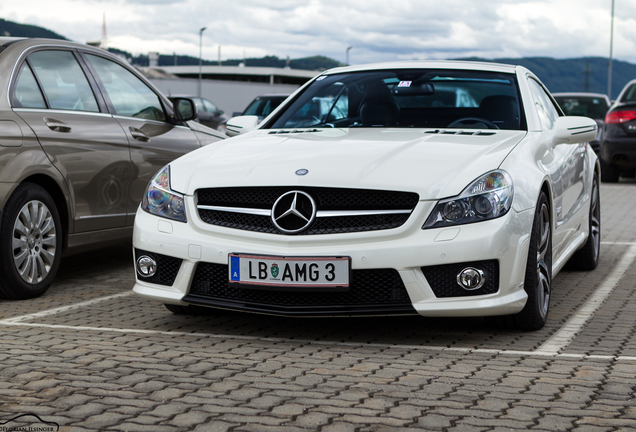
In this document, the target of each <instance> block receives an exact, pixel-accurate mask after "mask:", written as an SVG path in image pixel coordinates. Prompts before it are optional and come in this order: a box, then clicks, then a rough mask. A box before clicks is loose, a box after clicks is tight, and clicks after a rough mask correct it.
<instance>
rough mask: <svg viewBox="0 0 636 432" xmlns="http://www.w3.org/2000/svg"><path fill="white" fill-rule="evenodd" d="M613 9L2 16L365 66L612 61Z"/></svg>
mask: <svg viewBox="0 0 636 432" xmlns="http://www.w3.org/2000/svg"><path fill="white" fill-rule="evenodd" d="M611 5H612V0H536V1H524V0H403V1H400V0H396V1H393V2H389V1H386V0H27V1H9V0H3V1H2V3H1V4H0V17H2V18H4V19H7V20H10V21H16V22H18V23H23V24H34V25H38V26H41V27H44V28H47V29H49V30H53V31H55V32H56V33H59V34H61V35H63V36H65V37H67V38H69V39H72V40H75V41H79V42H86V41H92V40H99V39H101V36H102V22H103V17H104V14H105V17H106V29H107V37H108V44H109V46H112V47H115V48H119V49H122V50H125V51H129V52H132V53H134V54H146V53H148V52H150V51H158V52H160V53H162V54H172V53H175V52H176V53H177V54H187V55H191V56H195V57H198V56H199V29H200V28H202V27H207V30H205V31H204V32H203V58H204V59H208V60H217V59H218V55H219V46H220V47H221V58H222V59H223V60H226V59H237V58H239V59H240V58H243V57H262V56H265V55H275V56H278V57H280V58H285V57H287V56H289V57H291V58H292V59H295V58H301V57H309V56H314V55H324V56H327V57H331V58H333V59H335V60H337V61H340V62H343V63H344V62H345V60H346V50H347V47H352V48H351V50H350V51H349V63H351V64H362V63H369V62H377V61H389V60H411V59H447V58H457V57H467V56H477V57H484V58H489V59H492V58H500V57H512V58H515V57H537V56H545V57H554V58H574V57H584V56H601V57H608V55H609V49H610V21H611ZM614 58H615V59H619V60H626V61H629V62H632V63H636V1H634V0H615V13H614Z"/></svg>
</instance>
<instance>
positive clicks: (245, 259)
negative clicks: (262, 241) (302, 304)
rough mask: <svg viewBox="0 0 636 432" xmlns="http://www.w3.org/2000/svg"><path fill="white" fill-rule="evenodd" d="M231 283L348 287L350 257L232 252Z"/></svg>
mask: <svg viewBox="0 0 636 432" xmlns="http://www.w3.org/2000/svg"><path fill="white" fill-rule="evenodd" d="M229 264H230V265H229V266H228V267H229V283H230V284H240V285H249V286H250V287H252V288H261V289H272V288H283V289H285V288H326V289H328V288H338V289H342V288H345V289H346V288H348V287H349V273H350V269H351V265H350V259H349V257H280V256H263V255H247V254H229Z"/></svg>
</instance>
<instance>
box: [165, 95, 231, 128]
mask: <svg viewBox="0 0 636 432" xmlns="http://www.w3.org/2000/svg"><path fill="white" fill-rule="evenodd" d="M175 98H187V99H192V100H193V101H194V103H195V104H196V105H197V119H196V121H198V122H199V123H201V124H204V125H206V126H207V127H210V128H212V129H216V128H217V127H218V126H219V124H221V123H224V122H226V121H227V120H228V119H229V118H230V117H229V116H228V115H226V114H225V113H224V112H223V110H221V109H219V108H218V107H217V106H216V105H214V104H213V103H212V102H211V101H210V100H209V99H205V98H201V97H198V96H187V95H181V96H180V95H170V96H168V99H170V100H174V99H175Z"/></svg>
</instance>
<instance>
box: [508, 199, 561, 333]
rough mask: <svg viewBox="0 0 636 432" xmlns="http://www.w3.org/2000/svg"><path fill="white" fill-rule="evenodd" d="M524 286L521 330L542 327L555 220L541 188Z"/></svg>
mask: <svg viewBox="0 0 636 432" xmlns="http://www.w3.org/2000/svg"><path fill="white" fill-rule="evenodd" d="M524 289H525V291H526V293H527V294H528V300H527V301H526V305H525V306H524V308H523V309H522V310H521V312H519V313H518V314H516V315H514V316H513V317H514V322H515V326H516V327H517V328H518V329H519V330H526V331H529V330H539V329H540V328H542V327H543V326H544V325H545V323H546V322H547V319H548V311H549V309H550V294H551V292H552V224H551V222H550V207H549V205H548V198H547V196H546V194H545V193H544V192H541V195H540V196H539V201H538V203H537V207H536V210H535V214H534V222H533V224H532V234H531V236H530V247H529V250H528V261H527V263H526V275H525V279H524Z"/></svg>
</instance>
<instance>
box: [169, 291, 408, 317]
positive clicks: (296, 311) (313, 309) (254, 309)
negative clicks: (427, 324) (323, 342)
mask: <svg viewBox="0 0 636 432" xmlns="http://www.w3.org/2000/svg"><path fill="white" fill-rule="evenodd" d="M182 300H183V301H184V302H187V303H189V304H193V305H197V306H207V307H213V308H217V309H226V310H233V311H241V312H251V313H257V314H263V315H276V316H288V317H298V318H302V317H333V316H342V317H347V316H360V317H364V316H386V315H392V316H395V315H419V314H418V313H417V311H416V310H415V308H414V307H413V305H412V304H410V303H409V304H408V305H406V304H404V305H384V304H378V305H364V306H356V305H342V306H334V305H329V306H292V307H287V306H280V305H271V304H262V303H244V302H234V301H227V300H224V299H218V298H213V297H207V296H199V295H197V294H188V295H187V296H185V297H184V298H183V299H182Z"/></svg>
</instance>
